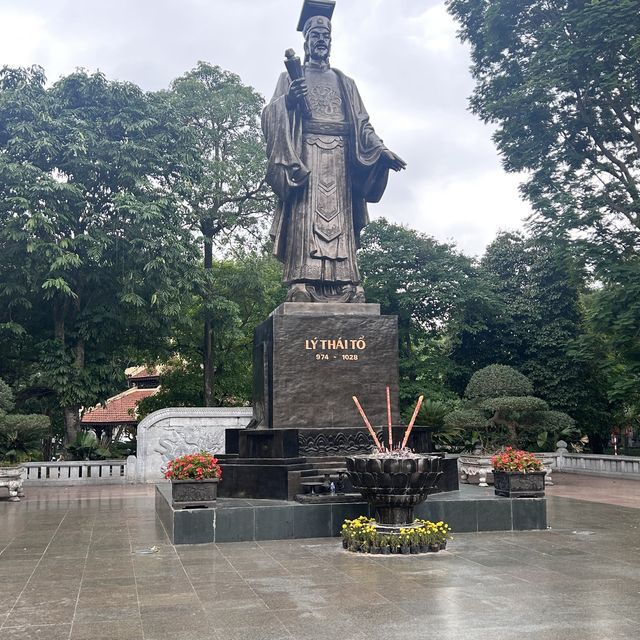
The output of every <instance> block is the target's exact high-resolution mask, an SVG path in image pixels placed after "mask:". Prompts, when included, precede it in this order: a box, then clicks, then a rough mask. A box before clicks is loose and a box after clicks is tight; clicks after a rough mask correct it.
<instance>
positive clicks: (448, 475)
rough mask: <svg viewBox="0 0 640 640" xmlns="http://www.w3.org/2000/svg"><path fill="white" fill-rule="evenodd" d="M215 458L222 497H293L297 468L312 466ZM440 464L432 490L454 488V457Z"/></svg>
mask: <svg viewBox="0 0 640 640" xmlns="http://www.w3.org/2000/svg"><path fill="white" fill-rule="evenodd" d="M219 458H220V463H221V465H222V477H223V479H224V480H223V481H222V482H221V483H220V484H219V485H218V496H219V497H222V498H248V499H256V500H261V499H266V500H293V499H294V496H296V495H297V494H298V493H302V492H303V491H302V486H301V482H300V475H299V473H298V472H300V471H304V470H308V469H311V468H312V465H311V464H310V463H308V462H307V459H306V458H283V459H273V458H249V459H247V458H237V457H234V456H229V455H221V456H219ZM345 468H346V463H345ZM441 468H442V476H440V478H439V480H438V484H437V486H436V491H438V492H442V491H456V490H457V489H458V486H459V485H458V462H457V460H456V459H453V458H449V459H445V460H443V461H442V467H441Z"/></svg>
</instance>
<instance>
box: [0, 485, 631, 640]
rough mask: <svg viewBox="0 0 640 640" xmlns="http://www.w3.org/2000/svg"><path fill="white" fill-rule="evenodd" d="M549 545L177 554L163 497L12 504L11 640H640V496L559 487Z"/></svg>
mask: <svg viewBox="0 0 640 640" xmlns="http://www.w3.org/2000/svg"><path fill="white" fill-rule="evenodd" d="M554 479H555V481H556V486H554V487H551V488H550V489H549V491H548V496H549V499H548V516H549V524H550V526H551V528H550V530H549V531H541V532H522V533H504V532H500V533H474V534H459V535H457V536H456V537H455V539H454V541H453V542H452V543H450V549H449V550H447V551H446V552H440V553H438V554H428V555H424V556H409V557H403V556H391V557H372V556H358V555H355V554H351V553H348V552H346V551H343V550H342V548H341V545H340V542H339V540H337V539H310V540H297V541H281V542H278V541H271V542H260V543H252V542H246V543H228V544H219V545H215V544H208V545H197V546H179V547H173V546H171V545H170V544H169V542H168V539H167V537H166V535H165V532H164V530H163V529H162V527H161V526H160V525H159V523H158V522H157V520H156V517H155V513H154V500H153V488H152V487H145V486H131V487H106V488H98V487H88V488H84V489H81V488H46V489H44V488H43V489H31V490H29V489H27V498H26V499H25V500H24V501H23V502H21V503H9V502H7V501H6V500H0V585H1V589H0V593H1V598H0V640H9V639H11V640H17V639H21V640H23V639H24V640H26V639H29V640H32V639H35V638H43V639H46V640H62V639H64V640H67V639H69V638H73V639H75V640H80V639H83V640H100V639H105V640H107V639H108V640H116V639H123V640H139V639H145V640H169V639H170V640H183V639H185V640H186V639H187V638H188V639H189V640H193V639H194V638H197V639H198V640H207V639H211V640H236V639H237V640H281V639H285V638H287V639H292V638H294V639H296V640H315V639H322V640H325V639H334V638H335V639H337V640H364V639H368V640H386V639H389V640H391V639H398V640H410V639H413V638H416V639H417V638H420V639H425V638H426V639H434V638H447V639H455V640H464V639H467V638H469V639H471V638H473V639H478V638H491V639H492V640H503V639H509V640H511V639H516V638H517V639H535V640H559V639H562V640H573V639H576V640H578V639H579V640H589V639H591V638H594V639H595V638H597V639H598V640H617V639H619V638H624V639H625V640H626V639H637V638H638V637H640V482H634V481H622V480H605V479H600V478H590V477H586V476H568V475H561V474H557V475H555V476H554Z"/></svg>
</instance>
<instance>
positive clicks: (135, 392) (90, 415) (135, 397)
mask: <svg viewBox="0 0 640 640" xmlns="http://www.w3.org/2000/svg"><path fill="white" fill-rule="evenodd" d="M158 391H160V387H155V388H153V389H138V388H137V387H132V388H131V389H127V390H126V391H123V392H122V393H119V394H118V395H117V396H113V397H112V398H109V399H108V400H107V401H106V402H105V404H104V405H102V404H99V405H96V406H95V407H93V408H91V409H88V410H87V411H85V413H84V415H83V416H82V424H136V423H137V422H138V417H137V406H138V403H139V402H140V401H141V400H143V399H144V398H148V397H149V396H153V395H155V394H156V393H158Z"/></svg>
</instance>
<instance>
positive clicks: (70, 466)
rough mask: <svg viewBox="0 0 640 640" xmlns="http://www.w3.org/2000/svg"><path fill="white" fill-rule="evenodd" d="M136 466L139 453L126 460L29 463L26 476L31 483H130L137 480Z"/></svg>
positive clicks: (25, 465)
mask: <svg viewBox="0 0 640 640" xmlns="http://www.w3.org/2000/svg"><path fill="white" fill-rule="evenodd" d="M135 468H136V457H135V456H129V457H128V458H127V459H126V460H81V461H75V460H73V461H72V460H60V461H59V462H27V463H25V464H24V465H23V470H22V479H23V481H24V482H25V483H26V484H27V486H50V485H53V484H59V485H79V484H82V485H85V484H126V483H127V482H134V481H135V480H134V479H135Z"/></svg>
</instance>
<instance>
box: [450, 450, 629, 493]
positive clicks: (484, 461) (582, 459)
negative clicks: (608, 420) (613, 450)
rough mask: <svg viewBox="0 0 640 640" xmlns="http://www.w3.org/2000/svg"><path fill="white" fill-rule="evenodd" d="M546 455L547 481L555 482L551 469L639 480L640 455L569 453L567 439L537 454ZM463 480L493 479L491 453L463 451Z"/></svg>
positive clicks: (460, 464)
mask: <svg viewBox="0 0 640 640" xmlns="http://www.w3.org/2000/svg"><path fill="white" fill-rule="evenodd" d="M537 455H538V456H539V457H540V458H542V459H543V462H544V467H545V470H546V472H547V475H546V477H545V484H546V485H548V486H549V485H552V484H553V481H552V473H582V474H587V475H602V476H608V477H620V478H629V479H634V478H635V479H638V480H640V457H637V456H612V455H604V454H602V455H600V454H594V453H568V451H567V443H566V442H564V441H563V440H560V441H558V444H557V449H556V450H555V451H554V452H551V453H539V454H537ZM458 469H459V471H460V481H461V482H463V483H469V482H475V481H476V476H477V481H478V482H479V484H480V486H481V487H486V486H487V485H488V484H492V483H493V473H492V471H493V467H492V465H491V456H488V455H473V454H461V455H460V456H459V457H458Z"/></svg>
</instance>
